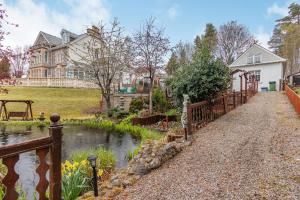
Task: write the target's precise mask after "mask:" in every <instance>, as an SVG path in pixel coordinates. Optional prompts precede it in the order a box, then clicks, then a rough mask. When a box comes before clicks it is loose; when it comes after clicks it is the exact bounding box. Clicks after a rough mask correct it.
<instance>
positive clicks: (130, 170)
mask: <svg viewBox="0 0 300 200" xmlns="http://www.w3.org/2000/svg"><path fill="white" fill-rule="evenodd" d="M127 173H128V175H133V174H134V171H133V169H132V167H129V168H128V170H127Z"/></svg>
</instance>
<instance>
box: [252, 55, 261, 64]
mask: <svg viewBox="0 0 300 200" xmlns="http://www.w3.org/2000/svg"><path fill="white" fill-rule="evenodd" d="M253 58H254V59H253V61H254V63H255V64H257V63H261V60H262V56H261V54H255V55H254V56H253ZM256 58H258V61H256Z"/></svg>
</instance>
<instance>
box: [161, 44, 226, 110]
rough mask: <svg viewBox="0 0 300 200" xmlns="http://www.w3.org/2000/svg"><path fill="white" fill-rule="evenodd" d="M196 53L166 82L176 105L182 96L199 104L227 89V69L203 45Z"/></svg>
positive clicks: (179, 103)
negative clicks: (184, 95)
mask: <svg viewBox="0 0 300 200" xmlns="http://www.w3.org/2000/svg"><path fill="white" fill-rule="evenodd" d="M197 52H198V53H197V54H195V55H194V57H193V61H192V62H191V63H189V64H188V65H187V66H185V67H184V68H182V70H179V71H177V72H176V73H175V74H174V75H173V76H172V77H171V78H169V79H168V80H167V82H166V83H167V85H169V87H170V88H171V90H172V95H173V97H174V98H175V100H176V103H177V105H180V106H181V105H182V100H183V94H188V95H189V97H190V99H191V101H192V102H199V101H201V100H205V99H210V98H214V97H216V96H218V95H219V94H220V93H222V92H224V91H226V90H227V88H228V84H229V81H230V75H229V69H228V67H226V66H225V65H224V64H223V63H222V62H221V61H220V60H219V59H216V58H214V57H213V56H212V55H211V54H210V51H209V49H208V47H207V44H205V43H203V45H201V49H200V50H199V51H197Z"/></svg>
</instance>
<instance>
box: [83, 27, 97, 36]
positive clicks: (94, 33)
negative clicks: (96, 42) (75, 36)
mask: <svg viewBox="0 0 300 200" xmlns="http://www.w3.org/2000/svg"><path fill="white" fill-rule="evenodd" d="M86 32H87V34H88V35H91V36H97V35H99V33H100V29H99V28H98V27H97V26H92V28H87V29H86Z"/></svg>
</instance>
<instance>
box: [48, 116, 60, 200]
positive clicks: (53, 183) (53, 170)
mask: <svg viewBox="0 0 300 200" xmlns="http://www.w3.org/2000/svg"><path fill="white" fill-rule="evenodd" d="M50 120H51V124H50V127H49V135H50V136H51V137H52V146H51V149H50V200H61V146H62V128H63V126H62V125H61V124H60V122H59V120H60V116H59V115H58V114H52V115H51V117H50Z"/></svg>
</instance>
